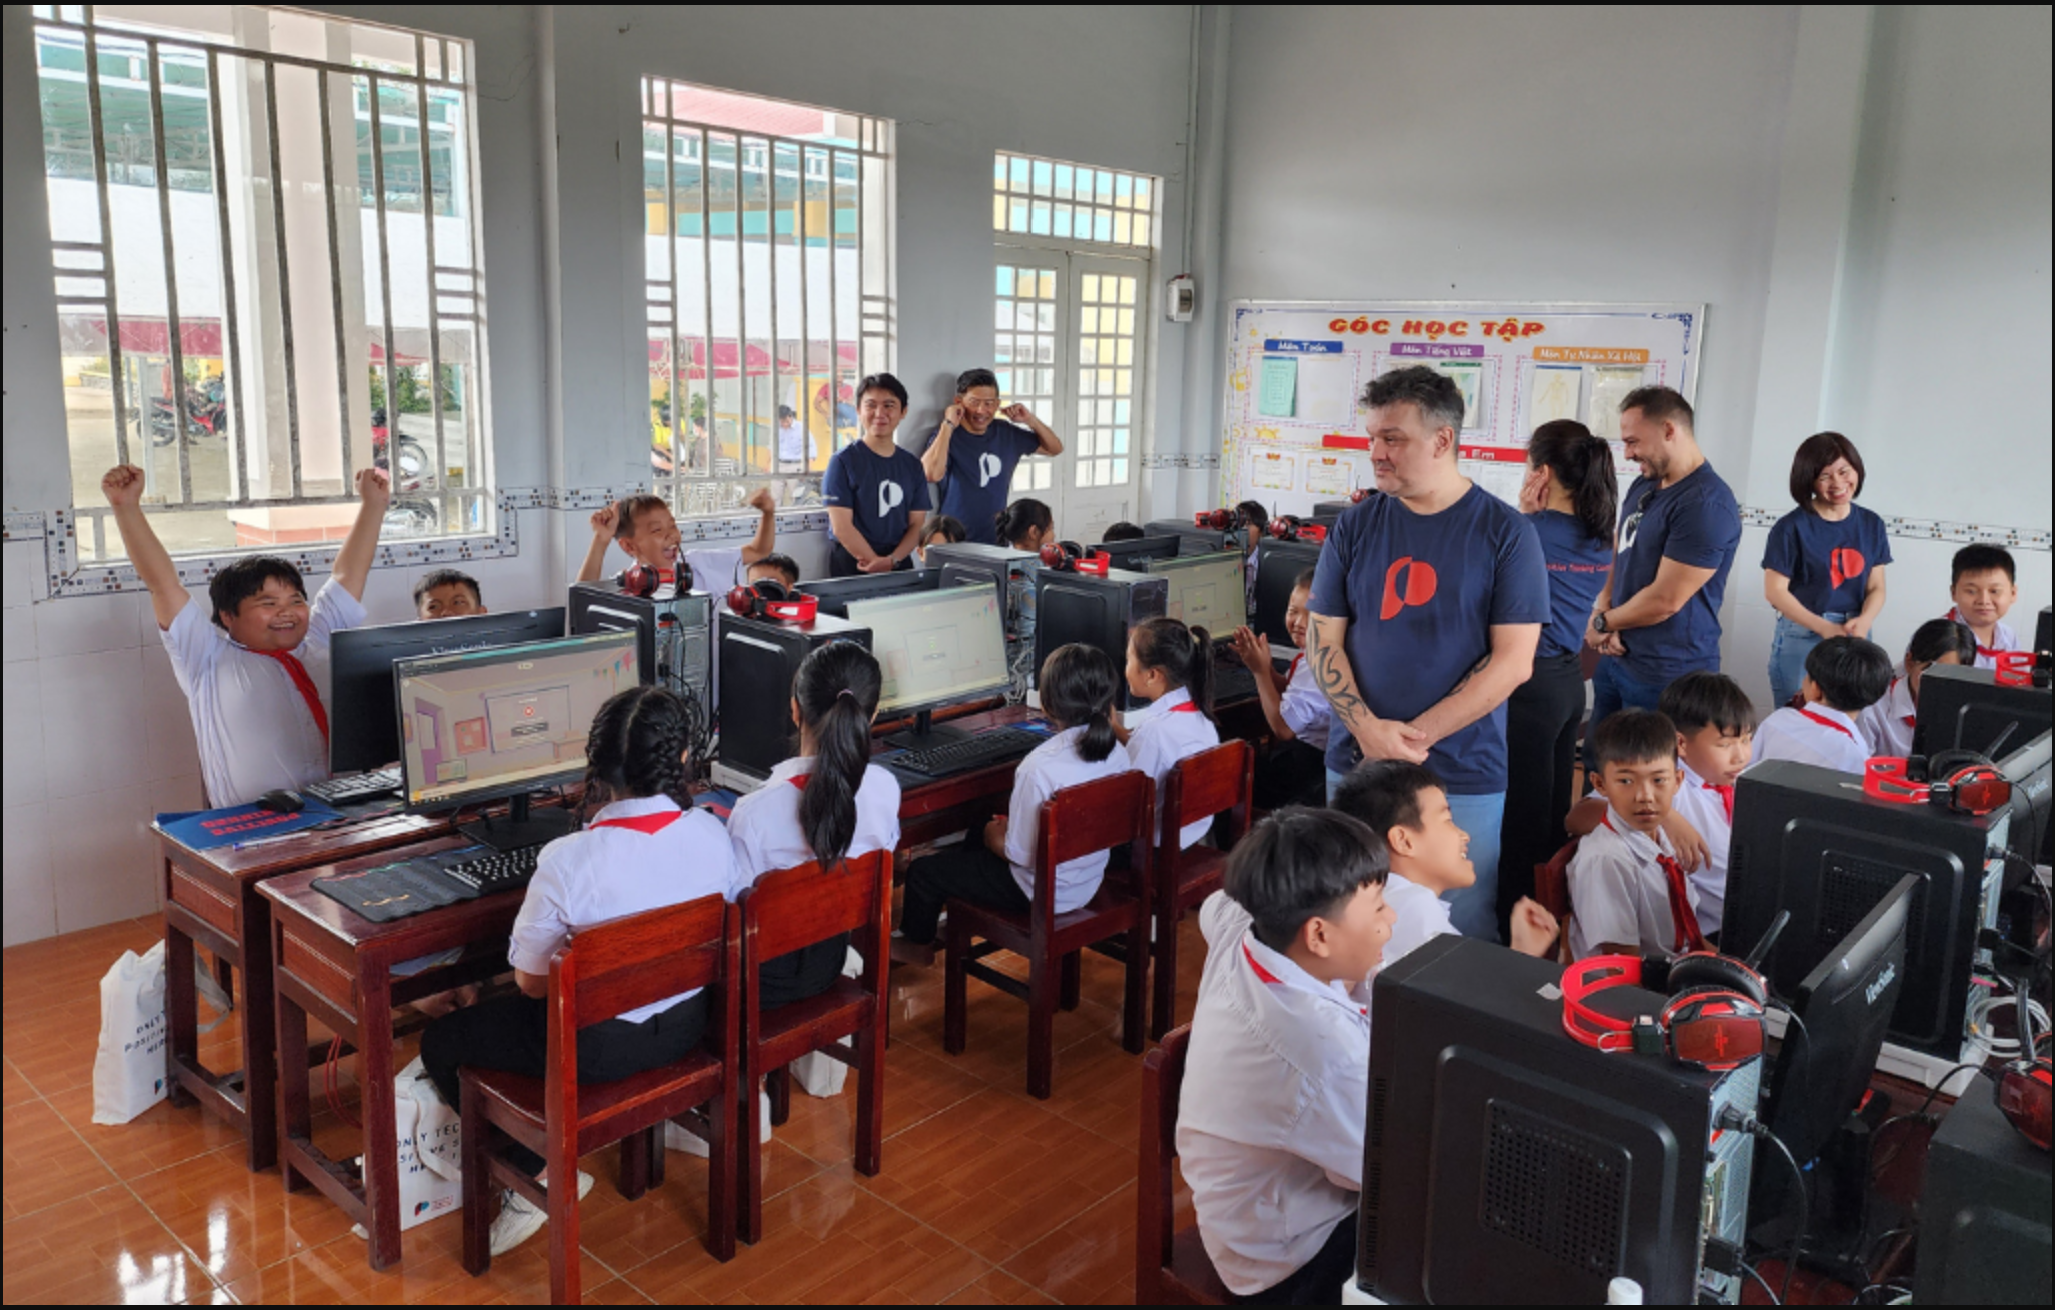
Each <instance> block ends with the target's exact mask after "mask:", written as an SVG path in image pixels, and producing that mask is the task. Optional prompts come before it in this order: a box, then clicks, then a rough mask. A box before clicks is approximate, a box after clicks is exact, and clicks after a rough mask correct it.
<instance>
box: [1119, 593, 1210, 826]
mask: <svg viewBox="0 0 2056 1310" xmlns="http://www.w3.org/2000/svg"><path fill="white" fill-rule="evenodd" d="M1127 679H1128V690H1129V691H1130V692H1132V693H1133V694H1134V695H1135V696H1136V697H1137V698H1138V699H1142V700H1147V701H1148V702H1149V708H1148V709H1145V710H1143V711H1142V712H1141V713H1140V715H1139V716H1138V717H1137V718H1136V721H1135V726H1134V727H1133V728H1125V727H1122V726H1121V725H1120V723H1119V721H1118V720H1117V721H1116V722H1115V725H1114V733H1115V735H1116V736H1118V737H1119V738H1120V739H1121V743H1122V744H1123V745H1125V746H1126V747H1127V748H1128V758H1129V759H1130V760H1132V761H1134V764H1135V767H1136V768H1138V769H1140V770H1142V771H1143V772H1144V773H1146V774H1148V775H1149V776H1150V777H1151V778H1152V779H1154V780H1155V782H1156V789H1157V810H1158V818H1159V829H1160V830H1161V823H1162V810H1163V804H1164V779H1166V778H1168V777H1170V776H1171V769H1172V768H1173V767H1174V766H1175V765H1176V764H1177V763H1178V761H1180V760H1183V759H1186V758H1188V757H1190V756H1193V755H1197V754H1199V753H1200V752H1201V751H1203V750H1210V749H1212V748H1213V747H1215V746H1218V745H1220V744H1221V731H1220V729H1219V728H1217V727H1215V726H1214V718H1213V713H1214V643H1213V639H1212V638H1210V637H1208V636H1207V631H1206V629H1205V628H1188V627H1186V626H1185V625H1184V624H1182V623H1180V622H1178V620H1176V619H1146V620H1144V621H1143V622H1141V623H1138V624H1136V625H1135V626H1134V627H1132V628H1130V629H1129V630H1128V669H1127ZM1212 826H1213V820H1211V819H1195V820H1193V821H1192V822H1191V823H1188V824H1186V825H1185V827H1184V830H1183V831H1181V832H1180V833H1179V835H1178V847H1179V849H1180V850H1183V849H1184V848H1185V847H1187V846H1190V845H1192V844H1193V843H1194V842H1196V841H1198V840H1199V839H1200V838H1202V837H1204V836H1206V833H1207V829H1208V828H1210V827H1212Z"/></svg>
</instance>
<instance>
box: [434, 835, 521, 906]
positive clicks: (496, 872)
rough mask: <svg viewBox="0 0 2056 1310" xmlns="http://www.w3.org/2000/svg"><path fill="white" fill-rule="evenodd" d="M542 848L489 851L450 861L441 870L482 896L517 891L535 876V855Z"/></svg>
mask: <svg viewBox="0 0 2056 1310" xmlns="http://www.w3.org/2000/svg"><path fill="white" fill-rule="evenodd" d="M542 850H543V848H542V847H541V846H520V847H516V848H515V849H514V850H511V851H488V852H487V853H486V854H484V855H480V856H478V857H477V858H475V859H469V860H464V861H461V862H459V863H457V864H452V865H450V866H449V867H448V868H446V869H444V870H443V872H444V873H446V874H448V875H449V876H450V877H452V878H455V879H456V880H457V881H458V882H461V883H463V884H464V885H465V886H466V887H469V888H471V889H472V890H473V891H475V892H477V893H478V894H479V895H481V896H490V895H492V894H493V893H494V892H513V891H520V890H521V889H522V888H524V887H526V886H528V880H529V879H531V878H533V877H535V857H536V856H538V855H540V854H542Z"/></svg>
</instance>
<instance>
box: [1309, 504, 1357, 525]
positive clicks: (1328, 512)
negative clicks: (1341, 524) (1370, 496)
mask: <svg viewBox="0 0 2056 1310" xmlns="http://www.w3.org/2000/svg"><path fill="white" fill-rule="evenodd" d="M1355 503H1356V502H1355V501H1353V500H1317V501H1315V502H1314V512H1313V518H1314V521H1315V522H1327V523H1333V522H1334V521H1335V520H1336V519H1339V518H1341V517H1342V511H1343V510H1346V509H1348V508H1349V507H1350V506H1351V505H1354V504H1355Z"/></svg>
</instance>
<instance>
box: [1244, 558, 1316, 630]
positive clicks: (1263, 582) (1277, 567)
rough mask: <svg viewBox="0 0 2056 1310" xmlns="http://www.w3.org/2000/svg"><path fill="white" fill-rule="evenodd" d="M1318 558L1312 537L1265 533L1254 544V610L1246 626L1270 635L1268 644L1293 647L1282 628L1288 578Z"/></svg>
mask: <svg viewBox="0 0 2056 1310" xmlns="http://www.w3.org/2000/svg"><path fill="white" fill-rule="evenodd" d="M1320 558H1321V544H1320V543H1319V542H1316V541H1279V540H1277V539H1276V538H1273V537H1265V538H1264V539H1263V540H1262V541H1259V542H1258V543H1257V544H1256V594H1255V603H1256V613H1255V615H1254V616H1253V617H1252V618H1251V619H1250V627H1252V628H1253V629H1255V630H1256V631H1257V632H1258V633H1260V634H1262V635H1263V636H1266V637H1269V638H1270V639H1271V645H1273V646H1282V647H1285V648H1287V649H1297V647H1295V646H1294V644H1293V641H1292V634H1291V633H1289V632H1287V631H1285V609H1286V606H1287V605H1289V604H1290V603H1291V600H1292V581H1293V579H1294V578H1297V577H1298V576H1299V575H1300V574H1302V573H1304V572H1306V570H1308V569H1310V568H1312V567H1313V566H1314V565H1315V563H1316V562H1318V561H1319V560H1320Z"/></svg>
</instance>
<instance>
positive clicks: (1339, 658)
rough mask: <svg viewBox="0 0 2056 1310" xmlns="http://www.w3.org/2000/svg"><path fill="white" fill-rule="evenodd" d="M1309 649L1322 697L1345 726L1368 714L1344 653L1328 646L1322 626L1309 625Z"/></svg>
mask: <svg viewBox="0 0 2056 1310" xmlns="http://www.w3.org/2000/svg"><path fill="white" fill-rule="evenodd" d="M1306 644H1307V646H1308V647H1309V648H1310V653H1311V654H1312V655H1313V661H1314V679H1315V681H1316V682H1318V683H1319V684H1320V688H1321V694H1322V695H1323V696H1325V697H1327V698H1328V704H1329V705H1331V706H1333V707H1334V710H1335V713H1336V715H1337V716H1338V717H1340V718H1341V719H1342V720H1343V722H1344V723H1353V722H1355V721H1356V719H1357V718H1358V717H1360V716H1362V715H1364V714H1365V713H1367V710H1366V709H1365V706H1364V703H1363V698H1362V697H1360V696H1359V695H1358V694H1357V690H1356V686H1355V682H1356V680H1355V678H1354V677H1352V676H1351V673H1350V669H1349V663H1348V661H1347V659H1346V658H1345V657H1344V655H1343V653H1342V651H1341V650H1339V649H1338V648H1336V647H1334V646H1329V645H1324V644H1323V643H1322V641H1321V638H1320V627H1319V625H1318V624H1313V623H1309V624H1308V625H1307V643H1306Z"/></svg>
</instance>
